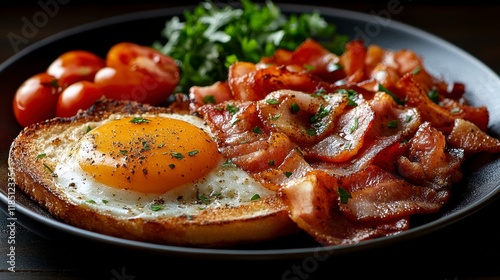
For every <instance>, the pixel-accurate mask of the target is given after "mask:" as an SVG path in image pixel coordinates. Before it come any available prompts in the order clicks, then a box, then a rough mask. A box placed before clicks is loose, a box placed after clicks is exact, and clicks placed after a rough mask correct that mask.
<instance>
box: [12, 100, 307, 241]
mask: <svg viewBox="0 0 500 280" xmlns="http://www.w3.org/2000/svg"><path fill="white" fill-rule="evenodd" d="M172 111H176V109H173V108H164V107H152V106H149V105H144V104H140V103H135V102H129V101H112V100H100V101H98V102H97V103H96V104H95V105H94V106H93V107H91V108H90V109H89V110H87V111H82V112H80V113H79V114H78V115H77V116H75V117H73V118H65V119H62V118H55V119H51V120H48V121H46V122H43V123H38V124H35V125H31V126H29V127H26V128H25V129H24V130H22V132H21V133H20V134H19V135H18V137H17V138H16V139H15V140H14V141H13V143H12V145H11V149H10V154H9V166H10V167H11V168H12V171H13V174H14V178H15V180H16V183H17V184H18V187H19V188H20V189H21V190H22V191H23V192H24V193H26V194H27V195H28V196H29V197H30V198H31V199H33V200H34V201H36V202H37V203H39V205H40V206H41V207H43V208H44V209H46V210H47V211H48V212H49V213H51V214H52V215H53V216H54V217H55V218H57V219H59V220H61V221H63V222H65V223H68V224H71V225H74V226H76V227H80V228H83V229H86V230H90V231H94V232H98V233H102V234H106V235H111V236H115V237H120V238H126V239H132V240H138V241H146V242H152V243H160V244H169V245H177V246H193V247H226V246H233V245H238V244H244V243H253V242H261V241H265V240H270V239H273V238H278V237H281V236H285V235H289V234H290V233H293V232H295V231H297V226H296V224H295V223H294V222H292V221H291V219H290V218H289V215H288V211H287V208H286V206H285V205H284V203H283V202H282V200H281V198H280V197H279V195H278V194H277V193H273V194H272V195H269V196H267V197H263V198H262V199H260V200H257V201H251V202H247V203H243V204H241V205H239V206H238V207H224V206H223V205H221V206H220V207H215V208H206V209H204V210H203V211H199V212H198V213H197V214H196V215H177V216H168V217H163V216H159V217H157V218H155V219H152V218H144V217H140V216H139V217H138V216H134V217H126V216H125V217H124V216H119V215H113V214H112V213H110V212H109V211H100V210H99V208H97V207H95V206H94V205H92V203H77V202H75V201H74V200H71V199H69V197H68V196H67V194H66V192H65V189H64V188H61V187H60V186H56V184H55V183H54V182H55V181H54V176H55V175H54V173H52V170H51V167H53V166H55V165H56V164H57V162H55V161H56V160H55V158H57V157H56V156H55V155H57V154H58V153H60V151H63V150H64V149H65V148H66V147H67V146H68V145H70V144H71V143H72V142H74V141H77V140H78V137H79V136H78V135H79V134H78V133H79V132H78V129H81V127H82V126H83V127H84V126H86V125H87V124H95V123H96V122H99V121H101V120H103V119H106V118H108V117H110V116H112V115H116V114H120V115H137V114H148V115H152V114H153V115H154V114H159V113H172ZM176 112H177V111H176ZM41 155H44V157H43V158H42V156H41Z"/></svg>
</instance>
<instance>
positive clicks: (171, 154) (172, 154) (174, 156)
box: [170, 152, 184, 159]
mask: <svg viewBox="0 0 500 280" xmlns="http://www.w3.org/2000/svg"><path fill="white" fill-rule="evenodd" d="M170 156H172V157H173V158H176V159H183V158H184V156H183V155H182V154H181V153H177V152H172V153H170Z"/></svg>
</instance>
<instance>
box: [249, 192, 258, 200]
mask: <svg viewBox="0 0 500 280" xmlns="http://www.w3.org/2000/svg"><path fill="white" fill-rule="evenodd" d="M257 199H260V195H259V194H258V193H256V194H254V195H253V196H252V198H250V200H257Z"/></svg>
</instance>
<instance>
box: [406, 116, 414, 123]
mask: <svg viewBox="0 0 500 280" xmlns="http://www.w3.org/2000/svg"><path fill="white" fill-rule="evenodd" d="M412 119H413V115H406V117H405V123H409V122H411V120H412Z"/></svg>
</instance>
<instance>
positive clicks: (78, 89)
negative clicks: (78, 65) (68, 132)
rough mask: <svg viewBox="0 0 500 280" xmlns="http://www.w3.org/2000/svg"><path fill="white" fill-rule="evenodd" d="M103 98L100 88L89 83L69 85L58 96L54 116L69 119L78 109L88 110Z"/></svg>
mask: <svg viewBox="0 0 500 280" xmlns="http://www.w3.org/2000/svg"><path fill="white" fill-rule="evenodd" d="M102 96H103V93H102V90H101V88H99V87H98V86H97V85H95V84H94V83H92V82H89V81H79V82H76V83H73V84H71V85H69V86H68V87H67V88H65V89H64V90H63V91H62V92H61V94H60V95H59V100H58V102H57V107H56V116H58V117H71V116H74V115H76V113H77V112H78V110H80V109H83V110H85V109H88V108H90V106H92V105H93V104H94V103H95V102H96V101H97V100H98V99H100V98H101V97H102Z"/></svg>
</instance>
